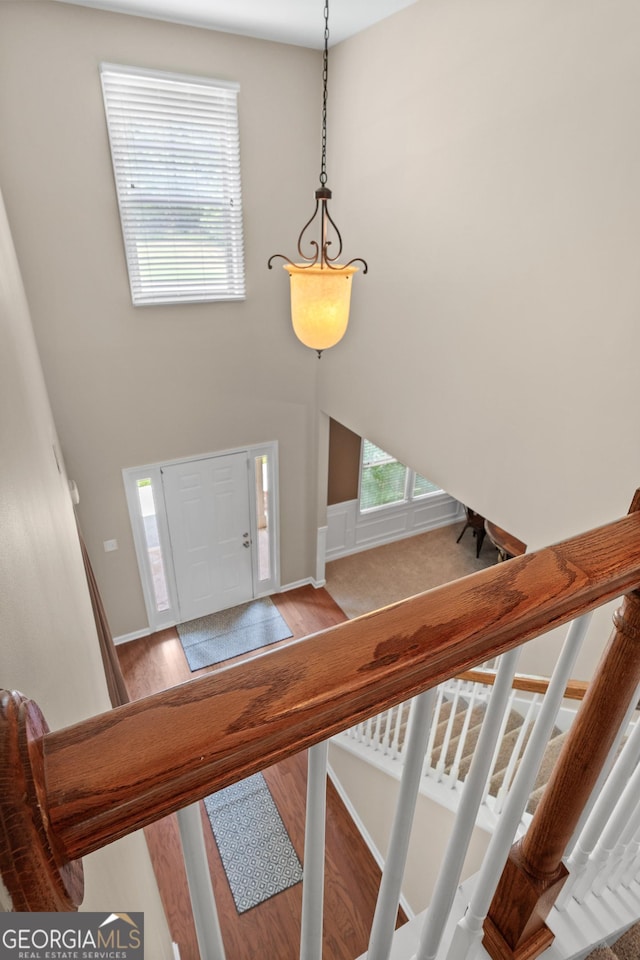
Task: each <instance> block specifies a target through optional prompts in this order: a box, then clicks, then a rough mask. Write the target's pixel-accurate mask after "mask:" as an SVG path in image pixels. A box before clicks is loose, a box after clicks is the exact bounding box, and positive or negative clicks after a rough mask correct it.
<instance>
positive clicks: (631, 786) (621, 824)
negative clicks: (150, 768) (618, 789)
mask: <svg viewBox="0 0 640 960" xmlns="http://www.w3.org/2000/svg"><path fill="white" fill-rule="evenodd" d="M639 791H640V766H637V767H636V769H635V770H634V772H633V774H632V776H631V778H630V779H629V781H628V783H627V785H626V786H625V788H624V791H623V793H622V796H621V797H620V799H619V800H618V802H617V804H616V805H615V807H614V810H613V813H612V814H611V816H610V817H609V821H608V822H607V824H606V826H605V827H604V829H603V831H602V834H601V835H600V839H599V840H598V843H597V844H596V846H595V847H594V850H593V852H592V854H591V856H590V857H589V862H588V863H587V866H586V868H585V870H584V871H583V872H582V874H581V876H580V877H579V878H578V880H577V881H576V883H575V885H574V888H573V896H574V899H575V900H577V901H578V903H582V902H583V901H584V899H585V897H586V895H587V894H588V893H589V891H590V890H591V889H592V888H593V892H594V893H595V894H596V895H597V896H599V894H600V892H601V888H600V884H599V882H598V873H599V872H600V871H601V870H602V868H603V867H604V865H605V864H606V862H607V860H608V859H609V857H610V856H611V853H612V851H613V849H614V847H615V845H616V843H617V841H618V839H619V838H620V836H621V835H622V832H623V830H624V829H625V826H626V825H627V823H628V822H629V818H630V817H631V816H632V814H633V812H634V810H635V808H636V805H637V803H638V797H639V796H640V793H639Z"/></svg>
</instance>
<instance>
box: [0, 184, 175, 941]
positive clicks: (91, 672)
mask: <svg viewBox="0 0 640 960" xmlns="http://www.w3.org/2000/svg"><path fill="white" fill-rule="evenodd" d="M0 450H2V469H1V470H0V529H2V537H0V682H1V684H2V687H3V688H5V689H9V690H11V689H15V690H21V691H22V692H23V693H24V694H25V695H27V696H29V697H31V698H32V699H33V700H35V701H36V702H37V703H38V704H39V705H40V707H41V708H42V710H43V712H44V715H45V717H46V719H47V721H48V723H49V726H50V727H52V728H58V727H60V726H65V725H67V724H70V723H73V722H75V721H78V720H81V719H83V718H84V717H87V716H91V715H93V714H95V713H100V712H102V711H103V710H108V709H110V703H109V699H108V696H107V691H106V686H105V682H104V673H103V669H102V663H101V659H100V654H99V649H98V640H97V637H96V632H95V625H94V620H93V614H92V611H91V603H90V600H89V595H88V592H87V581H86V578H85V574H84V567H83V565H82V558H81V555H80V547H79V543H78V536H77V532H76V526H75V520H74V516H73V508H72V506H71V498H70V496H69V489H68V484H67V478H66V475H65V473H64V466H63V464H62V460H61V457H60V453H59V447H58V439H57V436H56V431H55V427H54V423H53V419H52V417H51V410H50V408H49V403H48V400H47V395H46V389H45V385H44V381H43V377H42V370H41V368H40V363H39V358H38V354H37V350H36V346H35V341H34V337H33V330H32V327H31V323H30V320H29V312H28V307H27V303H26V299H25V295H24V290H23V287H22V283H21V278H20V273H19V269H18V265H17V262H16V258H15V251H14V249H13V244H12V241H11V235H10V232H9V228H8V224H7V221H6V216H5V210H4V206H3V205H2V199H1V197H0ZM58 463H60V464H61V467H62V469H60V470H59V469H58ZM85 889H86V896H85V901H84V904H83V909H85V910H99V911H104V910H106V911H111V910H134V911H143V912H144V913H145V933H146V944H147V953H148V955H149V956H152V957H158V958H166V960H170V958H171V957H172V956H173V953H172V950H171V943H170V939H169V934H168V930H167V926H166V921H165V918H164V913H163V912H162V907H161V904H160V899H159V896H158V890H157V887H156V884H155V879H154V877H153V873H152V870H151V864H150V860H149V855H148V852H147V847H146V844H145V842H144V837H143V835H142V833H140V834H135V835H133V836H132V837H128V838H126V839H125V840H120V841H118V843H116V844H112V845H111V846H109V847H107V848H105V849H104V850H101V851H99V852H98V853H95V854H92V855H91V856H89V857H86V858H85ZM4 906H5V908H6V906H7V905H6V904H4Z"/></svg>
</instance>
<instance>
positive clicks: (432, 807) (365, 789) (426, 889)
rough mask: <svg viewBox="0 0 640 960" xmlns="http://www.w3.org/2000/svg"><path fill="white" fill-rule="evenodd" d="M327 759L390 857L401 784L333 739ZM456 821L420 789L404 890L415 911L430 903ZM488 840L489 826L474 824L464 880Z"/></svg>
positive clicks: (373, 836)
mask: <svg viewBox="0 0 640 960" xmlns="http://www.w3.org/2000/svg"><path fill="white" fill-rule="evenodd" d="M329 762H330V764H331V769H332V770H333V773H334V775H335V777H336V779H337V780H338V782H339V784H340V786H341V787H342V789H343V790H344V792H345V793H346V795H347V797H348V798H349V800H350V801H351V803H352V804H353V807H354V808H355V810H356V811H357V813H358V816H359V817H360V819H361V821H362V823H363V825H364V827H365V829H366V830H367V833H368V834H369V836H370V837H371V839H372V840H373V842H374V843H375V845H376V847H377V849H378V851H379V852H380V853H381V854H382V856H383V857H386V855H387V850H388V847H389V839H390V837H391V828H392V825H393V817H394V814H395V810H396V806H397V803H398V794H399V791H400V782H399V781H398V780H396V779H395V778H394V777H391V776H389V775H388V774H386V773H382V772H381V771H379V770H376V768H375V767H374V766H373V765H372V764H370V763H367V761H366V760H362V759H361V758H360V757H356V756H354V754H353V753H350V752H349V751H348V750H343V749H342V748H341V747H339V746H338V745H337V744H335V743H331V744H330V746H329ZM454 820H455V814H454V813H453V812H452V811H451V810H447V809H446V808H445V807H443V806H442V805H441V804H439V803H436V801H435V800H432V799H431V798H430V797H427V796H425V795H424V794H422V793H420V794H418V799H417V801H416V812H415V817H414V820H413V826H412V828H411V839H410V842H409V851H408V854H407V863H406V867H405V871H404V877H403V882H402V892H403V894H404V896H405V897H406V898H407V901H408V903H409V906H410V907H411V909H412V910H413V912H414V913H421V912H422V911H423V910H425V909H426V908H427V907H428V906H429V904H430V903H431V898H432V896H433V891H434V889H435V884H436V880H437V879H438V874H439V871H440V867H441V865H442V861H443V858H444V853H445V851H446V848H447V843H448V842H449V837H450V836H451V831H452V829H453V823H454ZM489 839H490V836H489V834H488V833H487V832H486V831H485V830H482V829H481V828H480V827H476V828H475V830H474V831H473V834H472V837H471V842H470V844H469V850H468V852H467V856H466V859H465V863H464V867H463V871H462V877H461V879H462V880H466V879H467V877H470V876H472V875H473V874H474V873H476V872H477V871H478V870H479V869H480V866H481V864H482V860H483V858H484V855H485V853H486V850H487V847H488V845H489Z"/></svg>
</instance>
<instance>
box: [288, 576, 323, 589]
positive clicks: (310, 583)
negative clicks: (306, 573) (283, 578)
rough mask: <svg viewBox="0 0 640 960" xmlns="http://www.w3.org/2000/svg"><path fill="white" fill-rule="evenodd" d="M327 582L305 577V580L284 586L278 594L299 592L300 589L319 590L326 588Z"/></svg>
mask: <svg viewBox="0 0 640 960" xmlns="http://www.w3.org/2000/svg"><path fill="white" fill-rule="evenodd" d="M325 583H326V580H316V579H315V578H314V577H305V578H304V579H303V580H295V581H294V582H293V583H285V584H283V585H282V586H281V587H280V589H279V590H278V591H277V593H287V591H288V590H297V589H298V587H315V588H316V590H318V589H319V588H320V587H324V585H325Z"/></svg>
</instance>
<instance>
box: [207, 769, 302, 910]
mask: <svg viewBox="0 0 640 960" xmlns="http://www.w3.org/2000/svg"><path fill="white" fill-rule="evenodd" d="M204 805H205V808H206V811H207V813H208V815H209V822H210V823H211V829H212V830H213V835H214V837H215V840H216V844H217V846H218V850H219V852H220V859H221V860H222V865H223V866H224V869H225V873H226V875H227V880H228V881H229V886H230V887H231V893H232V894H233V899H234V902H235V905H236V910H237V911H238V913H244V912H245V910H250V909H251V907H255V906H257V905H258V904H259V903H264V901H265V900H269V899H270V898H271V897H273V896H275V895H276V893H281V892H282V891H283V890H288V889H289V887H293V886H295V884H296V883H300V881H301V880H302V866H301V865H300V861H299V860H298V856H297V854H296V852H295V850H294V849H293V845H292V843H291V840H290V839H289V834H288V833H287V831H286V828H285V825H284V824H283V822H282V818H281V817H280V814H279V812H278V808H277V807H276V805H275V802H274V799H273V797H272V796H271V793H270V792H269V788H268V786H267V784H266V781H265V779H264V777H263V776H262V774H261V773H256V774H254V775H253V776H252V777H247V779H246V780H241V781H240V782H239V783H234V784H233V785H232V786H230V787H225V788H224V790H219V791H218V793H214V794H212V795H211V796H210V797H205V799H204Z"/></svg>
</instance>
